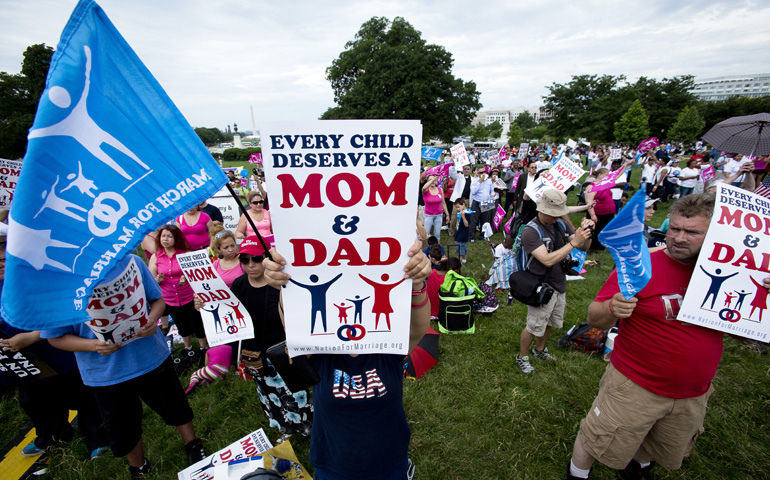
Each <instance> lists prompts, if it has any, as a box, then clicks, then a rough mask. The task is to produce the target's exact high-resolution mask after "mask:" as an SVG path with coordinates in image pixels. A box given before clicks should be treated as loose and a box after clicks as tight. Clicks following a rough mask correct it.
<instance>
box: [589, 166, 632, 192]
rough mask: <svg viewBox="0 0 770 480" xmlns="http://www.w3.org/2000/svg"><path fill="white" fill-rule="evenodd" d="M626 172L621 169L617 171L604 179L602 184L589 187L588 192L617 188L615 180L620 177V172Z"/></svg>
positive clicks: (598, 183)
mask: <svg viewBox="0 0 770 480" xmlns="http://www.w3.org/2000/svg"><path fill="white" fill-rule="evenodd" d="M622 171H624V170H623V169H622V168H619V169H617V170H615V171H614V172H610V173H609V174H608V175H607V176H606V177H604V178H603V179H602V180H601V181H600V182H597V183H594V184H593V185H591V186H590V187H588V192H601V191H602V190H607V189H610V188H612V187H614V186H615V180H617V178H618V175H619V174H620V172H622Z"/></svg>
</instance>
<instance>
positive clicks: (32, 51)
mask: <svg viewBox="0 0 770 480" xmlns="http://www.w3.org/2000/svg"><path fill="white" fill-rule="evenodd" d="M52 55H53V48H51V47H46V46H45V44H38V45H31V46H29V47H27V49H26V50H25V51H24V60H23V62H22V66H21V73H19V74H9V73H6V72H0V157H2V158H10V159H16V158H21V157H23V156H24V153H25V152H26V151H27V133H28V132H29V129H30V128H31V127H32V123H33V122H34V120H35V112H36V111H37V104H38V102H39V101H40V95H41V94H42V93H43V90H44V89H45V79H46V76H47V75H48V67H49V65H50V64H51V56H52Z"/></svg>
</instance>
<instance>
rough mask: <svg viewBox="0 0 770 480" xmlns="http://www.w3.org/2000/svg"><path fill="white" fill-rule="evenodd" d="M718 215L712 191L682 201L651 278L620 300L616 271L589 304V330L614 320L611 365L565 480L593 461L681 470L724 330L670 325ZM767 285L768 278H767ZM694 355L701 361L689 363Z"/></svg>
mask: <svg viewBox="0 0 770 480" xmlns="http://www.w3.org/2000/svg"><path fill="white" fill-rule="evenodd" d="M713 211H714V195H711V194H700V195H688V196H686V197H684V198H682V199H680V200H678V201H677V202H676V203H674V204H673V205H672V206H671V210H670V215H671V217H670V224H669V229H668V232H667V233H666V249H665V250H659V251H657V252H654V253H653V254H652V255H651V260H652V278H651V279H650V281H649V283H648V284H647V286H646V287H645V288H644V289H642V290H641V291H640V292H639V293H638V294H637V295H636V296H634V297H633V298H631V299H630V300H626V299H625V298H624V297H623V295H622V294H621V293H620V290H619V287H618V276H617V271H613V272H612V273H611V274H610V277H609V278H608V279H607V281H606V283H605V284H604V286H603V287H602V288H601V290H600V291H599V294H598V295H597V296H596V299H595V300H594V301H593V302H592V303H591V305H590V306H589V307H588V322H589V323H590V324H591V326H593V327H596V328H600V329H603V330H604V329H608V328H610V327H611V326H613V325H614V324H615V322H616V320H617V319H621V322H620V334H619V335H618V337H617V338H616V339H615V344H614V348H613V351H612V357H611V359H612V361H611V363H610V365H608V366H607V370H606V372H605V373H604V376H603V377H602V379H601V382H600V383H599V394H598V396H597V397H596V399H595V400H594V402H593V405H591V409H590V410H589V412H588V415H587V416H586V418H585V419H584V420H583V421H582V422H581V423H580V431H579V432H578V435H577V438H576V439H575V445H574V448H573V451H572V460H571V461H570V462H569V463H568V464H567V479H568V480H569V479H574V478H588V474H589V473H590V470H591V467H592V466H593V464H594V462H595V461H596V460H598V461H600V462H601V463H603V464H605V465H607V466H609V467H611V468H615V469H618V470H619V472H618V478H620V479H649V478H654V477H653V476H652V475H651V473H650V470H651V469H652V466H653V463H652V461H653V460H655V461H656V462H657V463H659V464H660V465H662V466H663V467H665V468H668V469H670V470H676V469H678V468H680V467H681V465H682V459H683V458H684V457H685V456H686V455H687V454H689V452H690V450H691V449H692V447H693V445H694V443H695V439H696V438H697V435H698V433H699V430H700V429H701V428H702V426H703V418H704V417H705V416H706V405H707V403H708V398H709V396H710V395H711V393H712V392H713V391H714V387H713V386H712V385H711V380H712V379H713V378H714V375H715V374H716V370H717V366H718V365H719V361H720V359H721V358H722V336H723V333H722V332H719V331H716V330H710V329H707V328H703V327H700V326H697V325H692V324H689V323H683V322H680V321H677V320H676V317H677V314H678V313H679V307H680V306H681V302H682V299H683V298H684V294H685V291H686V290H687V287H688V285H689V283H690V277H691V276H692V273H693V270H694V268H695V263H696V261H697V259H698V253H699V252H700V249H701V246H702V245H703V241H704V239H705V237H706V232H707V231H708V227H709V224H710V222H711V216H712V214H713ZM764 287H765V288H768V289H770V277H768V278H766V279H765V280H764ZM694 359H697V360H694Z"/></svg>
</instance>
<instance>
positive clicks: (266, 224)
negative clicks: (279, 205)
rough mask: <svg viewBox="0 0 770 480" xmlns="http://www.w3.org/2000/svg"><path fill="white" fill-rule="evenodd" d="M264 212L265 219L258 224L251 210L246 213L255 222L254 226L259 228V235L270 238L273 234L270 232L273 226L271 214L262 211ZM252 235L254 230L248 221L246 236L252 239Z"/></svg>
mask: <svg viewBox="0 0 770 480" xmlns="http://www.w3.org/2000/svg"><path fill="white" fill-rule="evenodd" d="M262 211H263V212H265V217H264V219H263V220H262V221H261V222H258V221H257V220H256V219H255V218H254V216H253V215H252V212H251V210H247V211H246V212H247V213H248V214H249V217H251V219H252V220H253V221H254V225H256V226H257V230H259V234H260V235H262V236H263V237H268V236H270V235H272V234H273V233H272V232H271V231H270V226H271V224H270V212H269V211H267V210H262ZM252 235H254V230H253V229H252V228H251V224H250V223H249V222H248V220H247V221H246V236H247V237H250V236H252Z"/></svg>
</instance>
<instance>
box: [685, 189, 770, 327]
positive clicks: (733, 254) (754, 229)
mask: <svg viewBox="0 0 770 480" xmlns="http://www.w3.org/2000/svg"><path fill="white" fill-rule="evenodd" d="M768 274H770V200H768V199H767V198H763V197H760V196H759V195H755V194H753V193H751V192H748V191H746V190H742V189H740V188H736V187H733V186H732V185H726V184H724V183H721V184H719V185H718V186H717V196H716V206H715V208H714V216H713V217H712V219H711V225H710V226H709V230H708V234H707V235H706V239H705V240H704V242H703V246H702V247H701V251H700V255H699V256H698V263H697V264H696V266H695V271H694V272H693V275H692V278H691V280H690V284H689V286H688V287H687V294H686V295H685V297H684V301H683V302H682V308H681V309H680V310H679V314H678V315H677V320H681V321H683V322H688V323H694V324H696V325H700V326H703V327H706V328H711V329H714V330H719V331H722V332H727V333H733V334H736V335H739V336H742V337H748V338H752V339H754V340H760V341H763V342H766V341H767V340H768V334H769V333H770V319H769V318H767V316H765V318H764V323H763V318H762V316H763V314H764V311H765V310H766V309H767V297H768V291H767V289H765V288H764V286H763V285H762V282H763V280H764V279H765V278H766V277H767V276H768Z"/></svg>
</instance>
